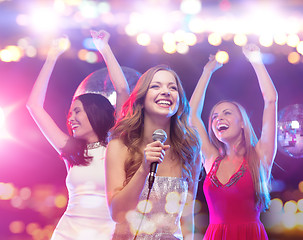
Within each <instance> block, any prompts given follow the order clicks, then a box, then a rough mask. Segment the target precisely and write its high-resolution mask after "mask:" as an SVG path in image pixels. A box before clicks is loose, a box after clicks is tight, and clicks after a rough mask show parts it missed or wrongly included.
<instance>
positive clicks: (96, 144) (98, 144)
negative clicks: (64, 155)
mask: <svg viewBox="0 0 303 240" xmlns="http://www.w3.org/2000/svg"><path fill="white" fill-rule="evenodd" d="M100 146H101V143H100V142H93V143H88V144H86V147H87V149H95V148H98V147H100Z"/></svg>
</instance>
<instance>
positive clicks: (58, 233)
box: [51, 146, 115, 240]
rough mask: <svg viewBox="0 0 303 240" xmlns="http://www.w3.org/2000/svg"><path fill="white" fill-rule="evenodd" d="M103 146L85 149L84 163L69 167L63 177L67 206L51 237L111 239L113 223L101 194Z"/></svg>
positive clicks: (58, 239) (73, 239) (103, 186)
mask: <svg viewBox="0 0 303 240" xmlns="http://www.w3.org/2000/svg"><path fill="white" fill-rule="evenodd" d="M105 151H106V148H105V147H103V146H99V147H97V148H94V149H89V150H88V155H89V156H93V159H92V161H91V163H90V164H89V165H88V166H74V167H72V168H71V169H70V170H69V172H68V174H67V177H66V186H67V189H68V194H69V201H68V205H67V209H66V211H65V212H64V214H63V216H62V217H61V219H60V221H59V223H58V225H57V227H56V229H55V231H54V233H53V236H52V238H51V240H107V239H111V236H112V232H113V230H114V226H115V224H114V222H113V221H112V220H111V217H110V213H109V210H108V208H107V202H106V195H105V169H104V156H105Z"/></svg>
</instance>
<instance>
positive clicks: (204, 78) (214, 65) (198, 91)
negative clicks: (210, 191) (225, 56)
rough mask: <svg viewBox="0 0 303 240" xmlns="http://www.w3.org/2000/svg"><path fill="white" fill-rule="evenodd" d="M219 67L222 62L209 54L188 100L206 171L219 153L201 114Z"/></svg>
mask: <svg viewBox="0 0 303 240" xmlns="http://www.w3.org/2000/svg"><path fill="white" fill-rule="evenodd" d="M220 67H222V64H220V63H218V62H217V61H216V59H215V56H213V55H210V57H209V61H208V63H207V64H206V65H205V67H204V70H203V73H202V75H201V77H200V79H199V81H198V83H197V86H196V88H195V90H194V92H193V94H192V96H191V98H190V102H189V104H190V108H191V113H190V118H191V124H192V126H193V127H195V128H196V129H197V131H198V133H199V136H200V139H201V142H202V145H201V151H202V155H203V157H204V158H205V159H206V162H205V165H204V166H205V170H206V172H207V173H208V171H209V170H210V167H211V165H212V160H213V159H215V158H216V157H217V156H218V155H219V154H218V151H217V149H216V148H215V147H214V146H213V144H212V143H211V142H210V141H209V138H208V133H207V131H206V128H205V125H204V123H203V121H202V118H201V114H202V110H203V106H204V99H205V93H206V89H207V86H208V84H209V81H210V78H211V76H212V74H213V72H215V71H216V70H217V69H219V68H220ZM208 160H210V161H208Z"/></svg>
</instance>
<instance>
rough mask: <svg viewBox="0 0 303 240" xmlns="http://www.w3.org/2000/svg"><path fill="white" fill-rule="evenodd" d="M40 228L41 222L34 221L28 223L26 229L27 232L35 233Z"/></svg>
mask: <svg viewBox="0 0 303 240" xmlns="http://www.w3.org/2000/svg"><path fill="white" fill-rule="evenodd" d="M39 228H40V227H39V224H38V223H35V222H33V223H29V224H27V226H26V228H25V229H26V232H27V234H29V235H33V233H34V232H35V231H36V230H37V229H39Z"/></svg>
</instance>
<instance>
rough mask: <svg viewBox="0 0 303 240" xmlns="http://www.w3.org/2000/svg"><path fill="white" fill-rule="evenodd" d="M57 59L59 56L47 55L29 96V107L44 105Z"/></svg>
mask: <svg viewBox="0 0 303 240" xmlns="http://www.w3.org/2000/svg"><path fill="white" fill-rule="evenodd" d="M56 61H57V57H53V56H48V57H47V59H46V61H45V63H44V65H43V67H42V69H41V71H40V73H39V76H38V78H37V80H36V82H35V84H34V86H33V88H32V91H31V93H30V96H29V98H28V101H27V107H28V108H33V107H34V106H35V105H38V106H40V107H43V104H44V100H45V95H46V90H47V86H48V83H49V79H50V76H51V74H52V71H53V69H54V66H55V64H56Z"/></svg>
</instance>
